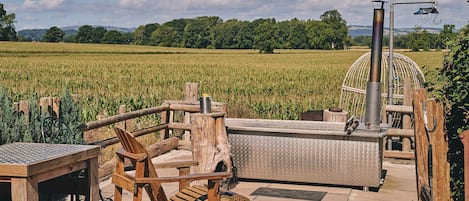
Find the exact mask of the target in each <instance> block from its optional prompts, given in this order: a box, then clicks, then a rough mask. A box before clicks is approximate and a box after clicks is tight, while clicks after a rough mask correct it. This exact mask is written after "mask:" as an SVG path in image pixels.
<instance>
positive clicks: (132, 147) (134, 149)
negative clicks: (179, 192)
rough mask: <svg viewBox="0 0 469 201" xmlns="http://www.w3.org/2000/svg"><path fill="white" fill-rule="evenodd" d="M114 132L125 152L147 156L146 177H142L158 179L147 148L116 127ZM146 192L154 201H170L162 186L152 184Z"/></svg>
mask: <svg viewBox="0 0 469 201" xmlns="http://www.w3.org/2000/svg"><path fill="white" fill-rule="evenodd" d="M114 130H115V132H116V135H117V137H118V138H119V141H120V142H121V144H122V147H123V148H124V150H125V151H127V152H129V153H133V154H146V155H147V159H146V162H145V167H144V172H143V173H144V175H142V176H144V177H150V178H156V177H158V174H157V173H156V170H155V167H154V166H153V163H152V161H151V156H150V155H149V154H148V152H147V150H146V149H145V147H144V146H143V145H142V144H140V142H138V141H137V140H136V139H135V138H134V137H133V136H132V135H131V134H130V133H128V132H127V131H125V130H124V129H122V128H119V127H115V128H114ZM135 169H136V170H137V171H139V168H138V167H135ZM138 174H139V173H138V172H136V176H138ZM156 189H158V191H157V192H156V191H155V190H156ZM145 190H146V191H147V192H148V196H149V197H150V199H151V200H152V201H167V200H168V198H167V197H166V194H165V192H164V190H163V188H162V187H161V185H160V184H155V183H151V184H150V186H149V187H148V188H145Z"/></svg>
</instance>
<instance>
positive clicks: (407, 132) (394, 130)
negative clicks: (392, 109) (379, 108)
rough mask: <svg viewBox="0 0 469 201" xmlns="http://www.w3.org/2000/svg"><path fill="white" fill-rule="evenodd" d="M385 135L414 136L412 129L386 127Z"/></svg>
mask: <svg viewBox="0 0 469 201" xmlns="http://www.w3.org/2000/svg"><path fill="white" fill-rule="evenodd" d="M386 136H398V137H406V138H410V137H414V136H415V134H414V130H413V129H398V128H388V130H387V131H386Z"/></svg>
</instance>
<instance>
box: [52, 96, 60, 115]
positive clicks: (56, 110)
mask: <svg viewBox="0 0 469 201" xmlns="http://www.w3.org/2000/svg"><path fill="white" fill-rule="evenodd" d="M52 112H53V113H52V115H55V117H57V118H59V117H60V98H59V97H53V98H52Z"/></svg>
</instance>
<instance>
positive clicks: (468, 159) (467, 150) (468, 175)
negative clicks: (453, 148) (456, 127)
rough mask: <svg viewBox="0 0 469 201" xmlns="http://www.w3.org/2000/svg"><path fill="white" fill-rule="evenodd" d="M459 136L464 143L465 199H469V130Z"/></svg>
mask: <svg viewBox="0 0 469 201" xmlns="http://www.w3.org/2000/svg"><path fill="white" fill-rule="evenodd" d="M459 138H460V139H461V142H462V144H463V145H464V192H465V195H464V198H465V199H464V200H469V130H465V131H463V132H462V133H461V134H459Z"/></svg>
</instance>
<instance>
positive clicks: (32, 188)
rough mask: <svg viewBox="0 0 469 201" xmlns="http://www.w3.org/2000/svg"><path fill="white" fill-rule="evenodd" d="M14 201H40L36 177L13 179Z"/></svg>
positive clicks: (12, 193) (12, 195) (12, 196)
mask: <svg viewBox="0 0 469 201" xmlns="http://www.w3.org/2000/svg"><path fill="white" fill-rule="evenodd" d="M11 198H12V201H39V190H38V182H37V178H36V177H28V178H11Z"/></svg>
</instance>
